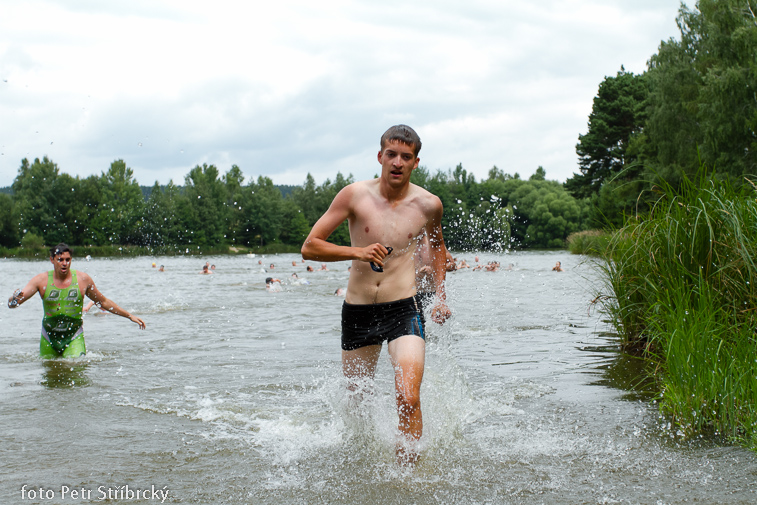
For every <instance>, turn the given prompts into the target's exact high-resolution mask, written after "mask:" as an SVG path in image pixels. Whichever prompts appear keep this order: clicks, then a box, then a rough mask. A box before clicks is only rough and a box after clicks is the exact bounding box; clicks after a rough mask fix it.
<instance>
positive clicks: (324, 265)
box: [319, 263, 329, 272]
mask: <svg viewBox="0 0 757 505" xmlns="http://www.w3.org/2000/svg"><path fill="white" fill-rule="evenodd" d="M319 270H324V271H326V272H328V271H329V267H327V266H326V263H321V268H319Z"/></svg>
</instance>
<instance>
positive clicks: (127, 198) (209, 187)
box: [0, 157, 587, 250]
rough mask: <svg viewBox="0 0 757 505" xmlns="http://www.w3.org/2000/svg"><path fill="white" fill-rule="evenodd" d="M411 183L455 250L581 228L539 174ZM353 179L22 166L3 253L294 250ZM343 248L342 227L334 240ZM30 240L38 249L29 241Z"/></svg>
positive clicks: (448, 175)
mask: <svg viewBox="0 0 757 505" xmlns="http://www.w3.org/2000/svg"><path fill="white" fill-rule="evenodd" d="M412 181H413V182H414V183H416V184H418V185H420V186H422V187H424V188H426V189H428V190H429V191H431V192H432V193H434V194H436V195H438V196H439V197H440V199H441V200H442V203H443V204H444V207H445V213H444V222H443V229H444V233H445V238H446V241H447V244H448V247H450V248H451V249H455V250H503V249H506V248H511V247H526V248H527V247H540V248H547V247H550V248H551V247H564V245H565V239H566V237H567V236H568V235H569V234H570V233H572V232H575V231H578V230H581V229H583V226H584V224H585V216H586V214H587V208H586V207H587V205H586V204H585V203H582V202H580V201H579V200H577V199H575V198H574V197H572V196H571V195H570V194H568V193H567V192H566V191H565V189H564V188H563V186H562V184H560V183H559V182H557V181H549V180H546V173H545V171H544V170H543V169H542V168H541V167H539V169H538V170H537V171H536V173H535V174H534V175H533V176H531V177H530V178H529V179H528V180H522V179H521V178H520V176H519V175H518V174H517V173H516V174H514V175H509V174H505V173H503V172H502V171H501V170H499V169H498V168H497V167H493V168H492V169H491V170H490V172H489V177H488V178H487V179H486V180H482V181H480V182H478V181H476V179H475V177H474V176H473V175H472V174H469V173H468V172H467V171H466V170H465V169H464V168H463V167H462V165H458V166H457V167H456V168H455V169H454V170H451V169H450V170H447V171H443V170H437V172H436V173H434V174H431V173H430V172H429V171H428V170H427V169H426V168H424V167H419V168H418V169H417V170H416V171H415V172H414V173H413V176H412ZM352 182H354V181H353V177H352V175H349V176H347V177H345V176H344V175H342V174H341V173H338V174H336V177H335V178H334V179H333V181H332V180H331V179H328V180H326V181H325V182H324V183H323V184H320V185H318V184H316V182H315V180H314V179H313V177H312V176H311V175H309V174H308V176H307V178H306V180H305V182H304V183H303V184H302V186H295V187H293V188H292V187H287V188H285V189H286V190H287V191H286V193H287V194H286V196H284V194H283V193H282V191H281V189H280V188H279V187H277V186H275V185H274V184H273V181H272V180H271V179H270V178H268V177H258V178H257V179H254V178H249V179H247V178H246V177H245V176H244V174H243V173H242V170H241V169H240V168H239V167H238V166H237V165H232V167H231V168H230V169H229V170H228V171H227V172H226V173H221V172H220V171H219V170H218V168H217V167H216V166H214V165H208V164H203V165H201V166H200V165H198V166H195V167H194V168H192V169H191V170H190V172H189V173H188V174H187V175H186V176H185V178H184V184H183V185H182V186H177V185H175V184H173V182H169V183H168V184H167V185H165V186H161V185H159V184H158V183H157V182H156V183H155V185H154V186H153V187H152V188H151V189H150V190H149V191H143V188H142V187H140V186H139V184H138V182H137V181H136V180H135V179H134V174H133V171H132V170H131V169H130V168H128V167H127V165H126V163H125V162H124V161H123V160H116V161H114V162H113V163H111V165H110V168H109V169H108V170H107V171H105V172H103V173H101V174H100V175H93V176H89V177H86V178H80V177H72V176H70V175H68V174H66V173H65V172H62V171H61V170H60V169H59V168H58V166H57V164H56V163H54V162H53V161H52V160H51V159H49V158H47V157H43V158H42V159H39V158H37V159H35V160H34V161H33V162H31V163H30V162H29V160H28V159H24V160H22V161H21V166H20V167H19V169H18V174H17V176H16V178H15V180H14V181H13V184H12V186H11V192H10V194H8V193H0V215H1V216H2V222H1V223H0V246H3V247H6V248H12V247H16V246H18V245H19V244H21V243H22V242H23V241H24V240H27V241H30V240H31V239H36V242H40V241H41V242H44V243H45V244H55V243H58V242H66V243H69V244H72V245H93V246H102V245H138V246H146V247H153V248H158V249H160V250H170V249H172V248H174V249H180V248H181V249H183V248H184V247H189V246H192V247H208V246H211V247H217V246H244V247H258V246H269V245H272V244H281V245H285V246H291V247H293V248H294V247H299V246H300V245H301V244H302V242H303V241H304V240H305V238H306V237H307V234H308V233H309V231H310V229H311V227H312V226H313V224H315V222H316V220H318V218H319V217H320V216H321V215H322V214H323V213H324V212H325V211H326V209H328V206H329V205H330V204H331V201H332V200H333V199H334V197H335V196H336V194H337V192H339V190H341V189H342V188H343V187H345V186H346V185H348V184H350V183H352ZM332 240H334V241H335V242H336V243H338V244H348V243H349V231H348V229H347V224H346V223H344V224H342V225H341V226H340V227H339V228H338V229H337V230H336V231H335V233H334V234H333V235H332ZM30 243H35V241H34V240H31V242H30Z"/></svg>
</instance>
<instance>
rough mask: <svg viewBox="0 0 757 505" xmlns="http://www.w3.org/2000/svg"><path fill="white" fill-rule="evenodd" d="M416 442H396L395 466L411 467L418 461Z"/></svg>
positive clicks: (419, 456)
mask: <svg viewBox="0 0 757 505" xmlns="http://www.w3.org/2000/svg"><path fill="white" fill-rule="evenodd" d="M417 446H418V442H417V441H413V442H408V441H406V440H403V441H401V442H397V445H396V446H395V454H396V455H397V464H398V465H399V466H406V467H413V466H415V465H416V464H417V463H418V460H420V458H421V455H420V454H419V453H418V447H417Z"/></svg>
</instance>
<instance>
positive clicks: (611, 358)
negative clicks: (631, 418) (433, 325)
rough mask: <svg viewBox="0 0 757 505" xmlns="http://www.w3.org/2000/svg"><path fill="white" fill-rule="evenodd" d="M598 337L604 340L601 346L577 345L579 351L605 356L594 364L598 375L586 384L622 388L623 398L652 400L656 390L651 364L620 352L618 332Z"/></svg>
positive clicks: (638, 357)
mask: <svg viewBox="0 0 757 505" xmlns="http://www.w3.org/2000/svg"><path fill="white" fill-rule="evenodd" d="M598 336H599V337H600V338H601V339H602V340H604V341H605V344H604V345H598V346H583V347H579V349H580V350H581V351H585V352H589V353H593V354H598V355H601V356H604V357H605V358H606V359H605V360H604V361H603V362H602V363H601V364H599V365H598V366H597V367H596V369H597V370H598V371H599V372H600V373H599V375H600V378H599V379H598V380H595V381H593V382H591V383H590V384H591V385H594V386H604V387H611V388H613V389H619V390H622V391H625V393H624V394H623V395H622V396H621V398H622V399H623V400H629V401H639V400H641V401H645V402H650V401H652V400H654V399H656V398H657V396H658V395H659V390H658V388H657V384H656V383H655V380H654V378H653V372H654V370H653V365H652V364H651V363H649V362H648V361H646V360H644V359H643V358H641V357H640V356H635V355H633V354H628V353H626V352H624V351H623V350H622V348H621V346H620V337H618V335H616V334H613V333H601V334H599V335H598Z"/></svg>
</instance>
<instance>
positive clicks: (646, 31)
mask: <svg viewBox="0 0 757 505" xmlns="http://www.w3.org/2000/svg"><path fill="white" fill-rule="evenodd" d="M0 6H1V7H2V11H3V16H2V17H0V117H2V118H4V119H3V121H1V122H0V153H2V154H0V186H7V185H10V184H11V182H12V181H13V178H14V177H15V175H16V173H17V169H18V166H19V165H20V162H21V159H22V158H24V157H28V158H36V157H42V156H44V155H48V156H50V157H51V158H52V159H53V160H54V161H55V162H57V163H58V165H59V167H60V168H61V170H62V171H64V172H67V173H70V174H73V175H81V176H87V175H90V174H99V173H100V172H102V171H105V170H107V168H108V166H109V165H110V163H111V162H112V161H113V160H115V159H124V160H125V161H126V163H127V165H128V166H130V167H131V168H132V169H133V170H134V173H135V176H136V178H137V180H138V181H139V182H140V183H141V184H145V185H151V184H152V183H153V182H154V181H155V180H158V181H159V182H161V183H165V182H167V181H168V180H169V179H173V180H174V182H176V183H182V182H183V178H184V176H185V175H186V174H187V173H188V172H189V170H190V169H191V168H192V167H193V166H195V165H196V164H201V163H212V164H215V165H216V166H218V168H219V170H221V172H225V171H226V170H228V169H229V168H230V166H231V165H232V164H237V165H239V166H240V168H241V169H242V171H243V172H244V173H245V175H247V176H248V177H257V176H258V175H266V176H269V177H271V178H272V179H273V181H274V182H275V183H278V184H301V183H302V182H303V181H304V179H305V175H306V174H307V173H308V172H310V173H312V174H313V176H314V177H315V178H316V180H317V181H318V182H322V181H323V180H325V179H326V178H332V179H333V177H334V176H335V175H336V173H337V171H341V172H342V173H343V174H345V175H347V174H349V173H352V174H354V175H355V177H356V179H362V178H367V177H372V176H373V175H374V174H375V173H376V172H377V169H378V163H377V162H376V160H375V155H376V152H377V151H378V138H379V136H380V135H381V133H383V131H384V130H385V129H386V128H387V127H388V126H390V125H392V124H395V123H399V122H403V123H407V124H410V125H411V126H413V127H415V128H416V129H417V131H418V132H419V134H420V135H421V138H422V139H423V141H424V146H423V151H422V152H421V164H423V165H425V166H426V167H427V168H429V169H430V170H431V171H435V170H436V169H447V168H452V167H454V166H455V165H456V164H457V163H462V164H463V166H464V167H465V168H466V169H467V170H468V171H469V172H473V173H474V174H475V175H476V176H477V177H479V178H482V177H485V176H486V174H487V172H488V170H489V169H490V168H491V166H492V165H497V166H498V167H500V168H501V169H503V170H505V171H507V172H511V173H512V172H516V171H517V172H520V173H521V175H523V176H527V175H530V174H531V173H533V171H534V170H535V169H536V167H537V166H539V165H541V166H543V167H544V168H545V169H546V171H547V176H548V177H549V178H554V179H558V180H564V179H565V178H566V177H569V176H570V175H571V174H572V173H573V172H574V171H576V170H577V168H576V155H575V143H576V141H577V138H578V135H579V134H580V133H583V132H584V131H585V129H586V121H587V117H588V114H589V112H590V111H591V104H592V99H593V97H594V95H595V93H596V90H597V86H598V85H599V83H600V82H601V80H602V79H603V78H604V77H605V76H606V75H613V74H615V73H616V72H617V71H618V70H619V69H620V66H621V65H625V68H626V69H627V70H630V71H633V72H637V73H638V72H642V71H643V70H644V69H645V64H646V61H647V60H648V59H649V57H650V56H651V55H652V54H653V53H654V52H656V50H657V47H658V45H659V43H660V41H661V40H663V39H667V38H669V37H671V36H676V35H677V28H676V25H675V16H676V13H677V9H678V2H675V1H672V0H665V1H658V0H637V1H632V0H611V1H599V0H563V1H557V0H544V1H542V2H538V3H533V2H521V1H512V0H506V1H485V0H471V1H468V2H459V1H453V0H444V1H438V0H437V1H433V2H432V1H425V2H413V3H409V4H408V3H406V2H402V3H401V2H382V3H376V2H368V1H367V0H363V1H348V0H341V1H333V2H320V3H316V2H310V1H304V0H303V1H297V0H283V1H280V2H275V3H274V2H271V3H269V4H263V3H261V2H241V1H240V2H234V1H216V2H213V3H207V2H199V1H179V0H171V1H168V0H163V1H157V0H156V1H149V2H148V1H110V2H99V1H94V0H90V1H78V2H76V1H65V2H63V1H58V2H56V1H52V0H50V1H41V0H40V1H34V2H12V1H0Z"/></svg>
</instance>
